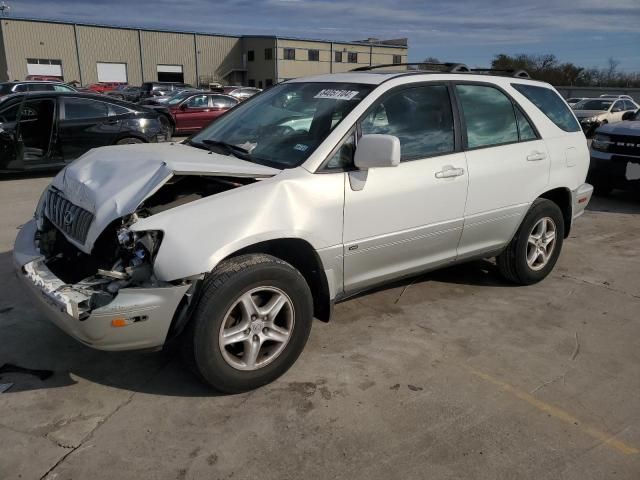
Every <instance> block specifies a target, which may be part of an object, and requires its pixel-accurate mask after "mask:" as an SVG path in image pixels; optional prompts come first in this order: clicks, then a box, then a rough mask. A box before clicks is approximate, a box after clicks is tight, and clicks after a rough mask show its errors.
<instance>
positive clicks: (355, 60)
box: [347, 52, 358, 63]
mask: <svg viewBox="0 0 640 480" xmlns="http://www.w3.org/2000/svg"><path fill="white" fill-rule="evenodd" d="M347 60H348V61H349V63H358V52H349V55H348V58H347Z"/></svg>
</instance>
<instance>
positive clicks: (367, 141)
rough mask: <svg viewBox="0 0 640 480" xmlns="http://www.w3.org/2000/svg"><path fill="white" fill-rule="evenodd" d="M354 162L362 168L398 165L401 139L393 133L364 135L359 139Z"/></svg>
mask: <svg viewBox="0 0 640 480" xmlns="http://www.w3.org/2000/svg"><path fill="white" fill-rule="evenodd" d="M354 163H355V165H356V167H358V168H359V169H360V170H367V169H369V168H377V167H397V166H398V165H399V164H400V139H399V138H398V137H395V136H393V135H378V134H370V135H363V136H362V137H361V138H360V140H358V146H357V147H356V154H355V157H354Z"/></svg>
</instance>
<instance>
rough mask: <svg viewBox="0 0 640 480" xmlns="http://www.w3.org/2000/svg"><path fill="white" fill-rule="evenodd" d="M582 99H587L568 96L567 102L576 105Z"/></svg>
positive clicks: (572, 105)
mask: <svg viewBox="0 0 640 480" xmlns="http://www.w3.org/2000/svg"><path fill="white" fill-rule="evenodd" d="M582 100H586V98H585V97H571V98H567V100H566V102H567V103H568V104H569V106H570V107H572V108H573V107H574V106H575V104H576V103H579V102H581V101H582Z"/></svg>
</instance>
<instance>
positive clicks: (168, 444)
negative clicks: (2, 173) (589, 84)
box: [0, 176, 640, 480]
mask: <svg viewBox="0 0 640 480" xmlns="http://www.w3.org/2000/svg"><path fill="white" fill-rule="evenodd" d="M49 180H50V178H49V177H47V176H42V177H14V178H10V179H5V180H2V181H0V201H1V202H2V205H3V208H2V213H1V214H0V215H1V216H0V275H1V284H2V286H3V288H2V289H1V290H0V365H1V364H4V363H11V364H15V365H19V366H22V367H28V368H35V369H49V370H52V371H53V372H54V373H53V376H51V377H50V378H48V379H47V380H44V381H41V380H40V379H38V378H37V377H35V376H31V375H26V374H18V373H8V374H2V375H1V380H0V383H7V382H11V383H14V385H13V387H12V388H11V389H10V390H8V391H7V392H5V393H2V394H0V412H2V416H1V418H0V472H1V475H0V477H2V478H3V479H6V480H9V479H17V478H22V479H32V478H36V479H37V478H50V479H54V478H55V479H72V478H73V479H82V478H93V479H95V480H98V479H102V478H105V479H106V478H109V479H112V478H121V479H124V478H158V479H202V478H210V479H218V478H220V479H223V478H234V479H252V478H263V479H284V478H296V479H297V478H307V479H316V478H317V479H325V478H370V479H389V478H404V479H411V478H416V479H417V478H421V479H422V478H475V479H480V478H486V479H500V478H518V479H524V478H532V479H533V478H535V479H547V478H548V479H554V480H555V479H560V478H562V479H589V478H593V479H604V478H608V479H610V478H617V479H637V478H638V472H640V410H639V409H638V398H640V375H638V368H637V366H638V363H639V362H640V349H638V338H639V336H640V320H639V317H638V312H639V311H640V268H639V266H640V263H639V260H638V258H639V255H640V245H639V244H638V240H637V239H638V238H639V236H640V198H639V197H638V196H633V195H625V194H618V195H616V196H614V197H613V198H609V199H600V198H594V199H593V201H592V203H591V205H590V207H589V210H588V212H587V213H586V214H585V216H584V217H583V218H582V219H580V220H579V221H578V222H577V224H576V226H575V228H574V230H573V231H572V234H571V238H570V239H569V240H568V241H567V242H566V243H565V248H564V251H563V254H562V256H561V258H560V261H559V264H558V266H557V267H556V269H555V271H554V272H553V273H552V275H551V276H550V277H549V278H548V279H547V280H545V281H544V282H542V283H540V284H538V285H534V286H531V287H511V286H509V285H508V284H505V283H504V282H503V281H502V280H500V278H499V277H498V275H497V274H496V273H494V267H493V265H492V264H490V263H489V262H484V261H481V262H475V263H472V264H469V265H463V266H458V267H455V268H450V269H447V270H444V271H440V272H436V273H431V274H427V275H424V276H421V277H418V278H415V279H410V280H408V281H405V282H402V283H399V284H396V285H392V286H389V287H387V288H384V289H381V290H378V291H376V292H373V293H369V294H366V295H362V296H359V297H357V298H355V299H352V300H349V301H346V302H344V303H341V304H339V305H337V306H336V311H335V316H334V318H333V320H332V322H331V323H329V324H325V323H321V322H315V324H314V328H313V330H312V333H311V338H310V341H309V344H308V346H307V348H306V349H305V351H304V353H303V355H302V357H301V358H300V360H299V361H298V362H297V363H296V364H295V366H294V367H293V368H292V369H291V370H290V371H289V372H288V373H287V374H286V375H285V376H284V377H282V378H281V379H280V380H278V381H276V382H275V383H273V384H271V385H268V386H266V387H264V388H262V389H259V390H256V391H253V392H251V393H247V394H242V395H235V396H217V395H216V394H214V393H212V392H211V391H209V390H208V389H207V388H205V387H204V386H203V385H202V384H200V383H199V382H198V380H197V379H196V378H195V377H194V376H192V374H191V373H189V372H188V371H187V370H186V369H185V368H184V367H183V365H182V364H181V362H180V361H179V359H178V358H177V357H176V356H175V355H172V354H170V353H105V352H99V351H94V350H91V349H89V348H87V347H84V346H82V345H80V344H79V343H77V342H75V341H74V340H72V339H71V338H69V337H68V336H66V335H65V334H63V333H62V332H60V331H58V330H57V329H56V327H54V326H53V325H51V324H50V323H49V322H48V321H47V320H46V319H45V318H44V317H43V316H42V315H40V314H39V313H38V312H37V311H36V310H35V309H34V308H33V306H32V305H31V304H30V303H29V301H28V299H27V298H26V297H25V295H24V293H23V291H22V290H21V289H20V287H19V285H18V284H17V282H16V279H15V276H14V273H13V270H12V262H11V250H12V244H13V239H14V237H15V234H16V228H17V227H18V226H19V225H20V224H21V223H23V222H24V221H25V220H26V219H27V218H28V217H29V216H30V215H31V214H32V212H33V210H34V207H35V203H36V201H37V199H38V196H39V194H40V192H41V191H42V189H43V188H44V187H45V185H46V184H47V183H48V182H49Z"/></svg>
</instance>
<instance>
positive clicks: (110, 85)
mask: <svg viewBox="0 0 640 480" xmlns="http://www.w3.org/2000/svg"><path fill="white" fill-rule="evenodd" d="M126 85H127V84H126V83H122V82H99V83H92V84H90V85H87V86H86V87H84V90H85V91H88V92H95V93H106V92H111V91H113V90H115V89H116V88H118V87H122V86H126Z"/></svg>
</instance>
